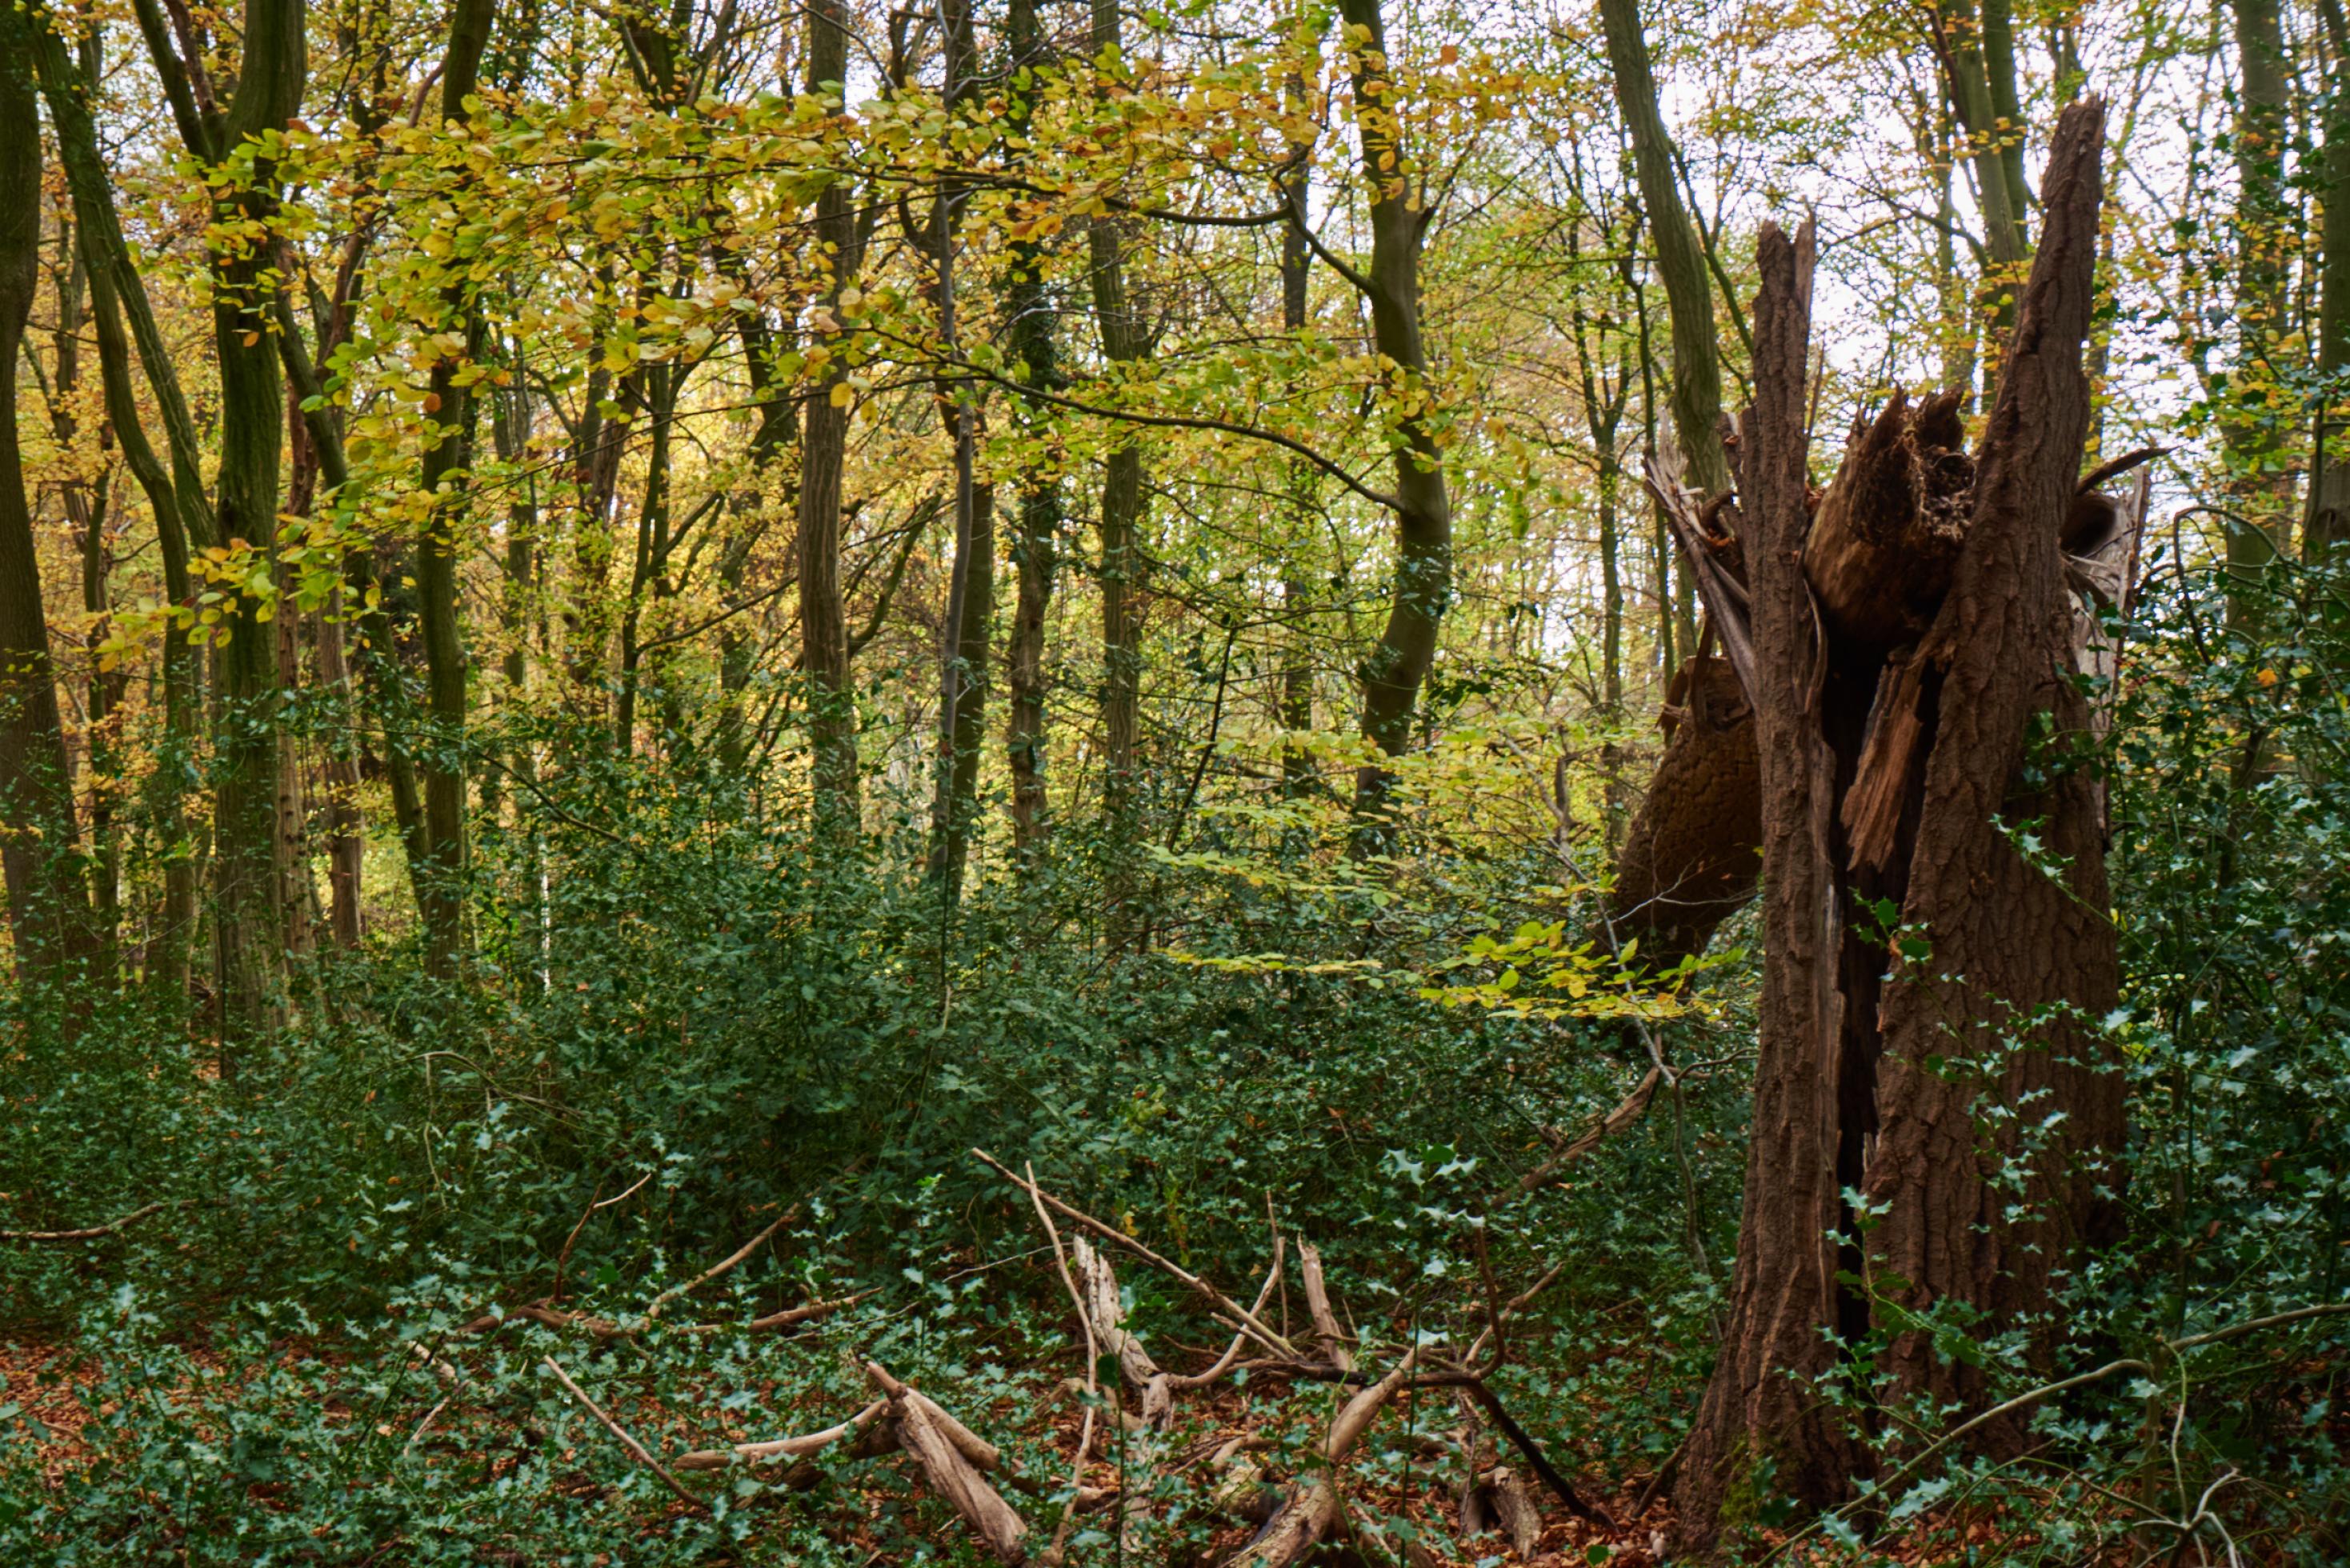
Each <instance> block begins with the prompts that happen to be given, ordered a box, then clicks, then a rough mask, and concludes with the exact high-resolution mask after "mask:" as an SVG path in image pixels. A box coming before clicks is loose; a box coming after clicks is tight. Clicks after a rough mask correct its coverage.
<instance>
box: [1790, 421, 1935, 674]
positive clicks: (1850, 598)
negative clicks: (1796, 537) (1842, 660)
mask: <svg viewBox="0 0 2350 1568" xmlns="http://www.w3.org/2000/svg"><path fill="white" fill-rule="evenodd" d="M1958 410H1959V394H1958V393H1957V392H1955V391H1948V392H1942V393H1939V394H1937V395H1936V396H1933V397H1930V398H1929V399H1927V400H1925V401H1924V402H1922V403H1920V404H1918V405H1917V407H1916V408H1915V409H1912V408H1911V406H1910V404H1909V401H1908V398H1907V397H1906V396H1905V395H1904V394H1903V393H1902V392H1900V391H1899V390H1898V389H1897V390H1896V391H1895V392H1894V394H1893V397H1892V399H1891V400H1890V401H1888V402H1887V404H1886V405H1885V407H1884V409H1883V410H1881V411H1880V412H1879V413H1878V414H1877V418H1876V419H1875V420H1873V421H1867V422H1866V424H1862V425H1859V426H1858V427H1857V428H1856V430H1855V431H1854V432H1853V439H1852V441H1851V443H1850V444H1849V445H1848V446H1846V449H1845V456H1844V464H1843V466H1842V467H1841V468H1840V469H1839V470H1838V471H1837V472H1836V476H1835V480H1834V481H1833V482H1832V483H1830V484H1829V485H1828V488H1827V493H1825V495H1823V496H1822V497H1821V498H1820V504H1819V507H1818V509H1817V511H1815V512H1814V514H1813V516H1812V526H1811V535H1810V538H1809V540H1808V541H1807V542H1806V543H1805V545H1804V576H1805V578H1806V579H1807V580H1808V581H1809V582H1810V584H1811V586H1812V592H1813V593H1814V595H1815V596H1817V598H1818V602H1819V607H1820V616H1821V618H1822V619H1823V620H1824V621H1825V622H1826V624H1827V628H1828V630H1829V632H1830V634H1831V635H1832V636H1834V637H1835V638H1837V639H1840V640H1841V641H1843V642H1844V643H1846V644H1848V645H1849V646H1851V647H1853V648H1855V649H1875V650H1877V651H1879V652H1885V651H1889V650H1891V649H1896V648H1898V647H1901V646H1902V645H1904V644H1906V643H1911V642H1915V641H1916V640H1917V639H1918V638H1919V637H1920V636H1922V635H1924V633H1925V630H1926V628H1928V627H1929V626H1931V625H1932V624H1933V619H1934V613H1935V611H1936V610H1938V609H1939V608H1940V607H1941V603H1942V596H1943V595H1944V594H1945V593H1946V592H1948V591H1949V589H1950V573H1951V571H1952V569H1953V568H1954V567H1955V566H1957V565H1958V559H1959V547H1960V544H1961V543H1962V542H1963V541H1964V539H1965V537H1966V524H1967V508H1968V502H1969V499H1970V493H1971V491H1972V490H1973V487H1974V477H1975V472H1974V471H1975V465H1974V460H1973V459H1972V458H1970V457H1969V456H1968V455H1967V454H1966V452H1964V451H1963V450H1961V448H1962V445H1963V442H1964V440H1965V435H1964V428H1963V426H1962V425H1961V424H1960V421H1959V412H1958Z"/></svg>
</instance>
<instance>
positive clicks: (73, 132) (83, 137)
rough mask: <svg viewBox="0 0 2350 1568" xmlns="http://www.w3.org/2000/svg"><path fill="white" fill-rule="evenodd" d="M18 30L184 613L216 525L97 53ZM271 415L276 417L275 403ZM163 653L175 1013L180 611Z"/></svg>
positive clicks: (162, 966)
mask: <svg viewBox="0 0 2350 1568" xmlns="http://www.w3.org/2000/svg"><path fill="white" fill-rule="evenodd" d="M26 16H27V18H28V21H27V24H26V26H25V28H24V33H23V35H21V36H24V37H25V41H26V42H27V43H28V44H29V45H30V46H31V52H32V57H33V65H34V69H35V71H36V75H37V77H38V78H39V81H40V87H41V96H42V97H43V98H44V99H46V100H47V103H48V106H49V123H50V126H51V128H52V130H54V132H55V134H56V137H57V158H58V161H59V162H60V163H61V164H62V165H63V166H64V169H65V173H66V182H67V186H68V190H69V191H70V192H71V193H72V197H73V207H74V227H75V230H76V233H77V235H78V243H79V244H80V246H81V251H82V256H83V265H84V268H85V271H86V273H87V275H88V285H89V297H90V311H91V319H92V324H93V327H95V330H96V334H97V337H98V344H99V370H100V373H101V375H102V377H103V379H104V384H105V389H106V404H107V415H108V418H109V420H110V421H112V423H113V425H114V429H115V434H116V437H117V439H119V440H120V441H121V442H122V450H123V457H124V460H125V462H128V463H129V465H130V470H131V472H132V474H133V475H134V476H135V477H136V478H137V479H138V480H139V483H140V488H141V489H142V490H144V491H145V492H146V494H147V498H148V503H149V506H150V508H151V510H152V511H153V513H154V515H155V525H156V532H157V535H158V539H159V544H160V554H161V560H162V567H163V585H164V592H165V594H166V595H167V597H169V598H170V599H171V601H172V604H173V605H175V606H178V607H182V608H184V609H189V610H191V611H192V608H193V603H194V597H195V595H194V588H193V586H192V582H191V580H190V575H189V550H190V545H191V542H192V543H193V544H194V545H197V546H206V545H213V544H214V543H216V542H217V527H216V524H215V520H214V517H213V510H212V507H211V504H209V502H208V500H207V499H206V497H205V494H204V489H203V467H202V462H201V457H200V454H199V452H198V448H197V441H196V433H195V422H194V421H193V420H192V418H191V416H190V414H189V411H188V404H187V400H186V398H185V396H184V395H183V394H182V391H181V388H180V380H179V373H178V370H177V369H176V366H175V362H174V360H173V358H172V350H171V348H170V346H169V345H167V344H166V343H165V342H164V339H163V335H162V333H161V329H160V328H159V327H158V326H157V324H156V321H155V315H154V311H153V309H152V308H151V306H150V305H149V303H148V299H147V293H146V287H145V286H144V284H143V283H142V282H141V281H140V276H139V274H138V270H137V269H136V268H135V267H133V266H132V265H131V263H130V251H129V248H128V247H127V246H126V245H125V244H123V239H122V226H121V222H120V218H119V217H118V215H117V214H116V212H115V209H114V197H113V189H112V185H111V182H110V180H109V175H108V173H107V171H106V166H105V162H104V161H103V160H102V158H101V157H100V155H99V145H98V130H97V127H96V125H95V123H94V122H93V121H92V120H91V118H90V112H89V106H88V102H87V101H86V94H87V91H88V88H87V84H88V82H89V81H90V80H91V79H92V78H94V77H95V76H96V74H97V69H98V65H99V61H98V57H97V51H96V49H95V47H89V46H85V48H84V52H83V59H82V61H81V63H80V64H79V66H77V65H76V63H75V62H74V60H73V59H72V57H70V56H68V54H67V52H66V48H65V44H64V41H63V38H62V36H60V35H59V34H58V33H57V30H56V22H55V18H54V16H52V15H51V14H50V13H49V12H48V11H47V9H46V8H28V10H27V12H26ZM126 318H127V320H128V327H129V329H128V333H127V335H126V332H125V320H126ZM134 344H135V345H136V348H137V353H138V358H139V362H140V366H141V367H142V368H143V369H144V370H145V371H146V376H147V381H148V384H149V386H150V387H151V389H152V390H153V392H154V395H155V402H156V406H157V409H158V411H159V412H160V413H161V418H162V421H163V429H164V434H165V436H166V438H167V445H168V449H169V452H170V456H171V467H170V471H169V472H168V473H167V472H165V470H164V466H163V462H162V461H161V459H159V458H158V457H157V456H156V454H155V452H154V451H153V449H152V448H151V446H150V445H149V444H148V441H147V439H146V436H145V434H144V432H143V431H141V429H140V422H139V407H138V402H137V398H136V394H135V391H134V389H133V388H132V385H131V379H130V361H131V349H132V345H134ZM271 417H272V420H273V421H275V418H276V413H275V410H272V416H271ZM162 658H163V689H164V712H165V719H164V735H165V745H164V754H163V755H162V756H161V758H160V759H159V765H158V767H157V768H156V770H155V774H154V779H155V784H154V785H153V800H154V814H155V817H156V820H157V822H158V824H159V825H160V826H161V829H162V833H163V836H164V838H165V840H166V857H165V860H164V867H163V895H162V907H161V910H160V911H159V914H158V918H157V919H156V921H155V929H154V934H153V936H152V937H151V940H150V941H149V944H148V948H149V950H148V952H147V953H146V955H145V970H146V975H145V979H146V983H147V987H148V990H149V992H150V993H151V995H153V996H154V997H155V998H156V999H157V1001H158V1002H160V1003H161V1005H162V1006H163V1008H164V1009H165V1011H166V1012H167V1015H177V1014H179V1013H180V1012H182V1010H183V1009H184V1008H185V1007H186V1005H187V1002H188V996H189V984H188V982H189V943H190V941H191V940H192V938H193V936H194V934H195V929H196V922H197V898H196V895H197V887H198V883H199V881H200V872H201V869H202V867H203V839H202V836H201V835H200V834H198V833H196V832H195V831H193V830H192V827H191V826H190V824H189V820H188V816H187V812H186V792H187V785H186V783H185V781H186V780H187V779H189V778H190V777H192V774H193V770H194V765H195V751H196V715H197V707H198V704H199V702H200V701H201V686H202V674H201V671H200V669H199V660H198V659H197V657H196V655H195V651H194V649H192V647H191V646H190V642H189V638H188V633H187V629H186V628H184V627H183V626H182V625H181V624H180V623H179V621H178V620H177V619H176V618H174V619H173V620H172V622H171V623H170V624H168V625H167V626H166V627H165V628H164V632H163V653H162Z"/></svg>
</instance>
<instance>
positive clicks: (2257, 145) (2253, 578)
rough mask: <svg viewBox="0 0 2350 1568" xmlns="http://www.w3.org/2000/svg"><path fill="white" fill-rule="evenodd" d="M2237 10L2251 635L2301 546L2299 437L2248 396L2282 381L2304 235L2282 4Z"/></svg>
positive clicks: (2233, 390) (2244, 500) (2243, 497)
mask: <svg viewBox="0 0 2350 1568" xmlns="http://www.w3.org/2000/svg"><path fill="white" fill-rule="evenodd" d="M2229 10H2230V16H2232V17H2233V19H2234V22H2235V36H2236V63H2237V69H2238V73H2239V75H2238V79H2237V89H2236V119H2235V125H2234V127H2233V130H2234V144H2235V154H2236V189H2237V200H2236V215H2235V231H2236V234H2235V237H2236V253H2237V260H2236V309H2235V326H2236V332H2237V336H2238V343H2237V350H2236V358H2235V365H2234V368H2233V369H2232V371H2231V379H2230V397H2229V399H2228V400H2227V402H2228V403H2229V404H2230V406H2231V407H2232V409H2233V417H2231V418H2229V419H2227V420H2225V421H2224V422H2223V424H2222V427H2221V428H2222V434H2223V435H2224V436H2225V438H2226V441H2227V445H2228V466H2229V468H2230V470H2231V471H2232V472H2231V473H2230V484H2229V486H2228V488H2229V491H2230V497H2231V499H2232V501H2233V503H2234V506H2233V510H2234V511H2235V512H2236V513H2237V514H2238V516H2237V517H2236V518H2235V519H2233V520H2230V522H2229V524H2228V535H2227V558H2228V576H2229V581H2230V592H2229V595H2228V621H2229V624H2230V625H2231V626H2241V627H2243V628H2248V629H2249V628H2253V627H2255V626H2257V625H2258V624H2259V622H2260V619H2261V612H2262V608H2263V603H2262V587H2261V584H2262V577H2263V576H2264V575H2265V574H2266V571H2267V568H2268V566H2269V565H2270V564H2271V563H2272V562H2273V561H2274V560H2275V559H2276V557H2277V556H2278V553H2279V552H2280V551H2282V549H2283V548H2284V547H2285V545H2288V544H2289V543H2290V542H2291V539H2292V534H2293V474H2292V472H2291V471H2290V470H2289V469H2288V468H2287V467H2286V457H2285V442H2286V440H2287V438H2288V437H2289V435H2290V434H2291V431H2290V430H2289V429H2288V428H2286V427H2285V426H2284V425H2282V424H2281V423H2279V422H2278V421H2276V420H2275V419H2274V418H2273V417H2272V416H2270V415H2269V414H2268V412H2267V410H2266V408H2265V407H2264V405H2263V404H2262V402H2260V401H2259V400H2250V401H2247V400H2245V399H2244V398H2243V396H2242V394H2245V393H2248V392H2250V391H2251V389H2254V388H2256V387H2258V386H2260V385H2262V384H2264V383H2267V382H2269V381H2272V380H2273V379H2274V372H2273V371H2272V369H2270V368H2269V366H2270V364H2271V362H2272V359H2273V358H2274V355H2275V348H2276V344H2277V340H2278V339H2279V338H2281V337H2284V336H2285V334H2286V333H2287V331H2289V330H2290V329H2291V327H2292V325H2293V324H2292V323H2291V322H2290V321H2288V320H2287V319H2286V316H2287V312H2288V310H2289V309H2290V305H2289V301H2288V299H2287V295H2286V285H2287V265H2286V258H2287V257H2288V256H2289V255H2290V254H2292V252H2293V249H2294V248H2295V247H2296V246H2297V244H2298V243H2299V238H2300V235H2299V232H2298V229H2299V225H2298V223H2297V221H2296V215H2295V214H2294V213H2293V211H2292V209H2291V206H2290V205H2289V202H2288V197H2287V193H2286V189H2285V143H2286V138H2287V135H2288V133H2289V132H2290V130H2291V129H2292V128H2291V124H2290V122H2289V120H2288V119H2287V115H2288V112H2289V109H2290V95H2291V92H2292V86H2291V84H2290V82H2289V81H2288V80H2287V78H2286V76H2285V57H2284V26H2283V21H2282V16H2280V14H2279V12H2280V7H2279V5H2278V0H2230V6H2229ZM2321 330H2322V329H2321Z"/></svg>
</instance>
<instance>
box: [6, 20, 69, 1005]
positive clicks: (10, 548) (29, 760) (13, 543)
mask: <svg viewBox="0 0 2350 1568" xmlns="http://www.w3.org/2000/svg"><path fill="white" fill-rule="evenodd" d="M33 26H37V24H36V23H35V22H33V21H32V20H31V19H30V18H29V17H28V16H25V15H23V14H21V13H20V14H18V15H16V16H14V17H12V18H10V19H7V20H5V21H0V42H5V44H6V45H7V47H6V49H5V60H4V61H0V830H5V835H6V836H5V841H0V868H5V875H6V882H7V889H8V916H9V924H10V929H11V930H12V932H13V934H14V936H15V938H16V972H17V977H18V979H19V981H22V982H26V983H31V982H35V981H45V982H47V983H51V984H55V983H58V982H62V981H67V980H68V979H70V978H71V976H70V969H71V966H72V965H73V964H74V962H75V961H77V960H78V959H79V958H81V957H83V956H84V955H85V953H86V951H87V950H88V946H89V942H88V938H89V935H90V924H89V921H90V911H89V896H88V888H87V887H86V885H85V884H84V881H83V877H82V865H81V860H80V857H79V854H78V846H76V844H75V825H74V802H73V790H72V785H71V783H70V781H69V779H68V774H67V772H66V742H65V730H64V726H63V724H62V722H61V721H60V718H59V715H58V710H57V670H56V668H55V666H54V665H53V664H52V663H51V662H50V659H49V632H48V617H47V609H46V607H45V606H44V604H43V601H42V597H41V569H40V554H39V547H38V545H37V544H36V541H35V539H34V535H33V514H32V507H31V505H30V503H29V500H28V498H27V497H26V493H25V469H24V461H23V454H22V452H20V451H19V449H18V446H17V441H16V376H17V359H18V356H19V354H20V352H21V351H22V349H23V347H24V341H25V327H26V321H27V319H28V318H29V317H30V315H31V312H32V308H33V296H34V292H35V290H36V287H37V286H38V283H39V279H40V245H41V212H42V209H43V207H44V206H45V205H46V204H47V203H46V202H43V201H42V199H41V127H40V118H39V115H38V112H37V111H36V109H35V94H34V89H33V83H32V79H31V72H30V70H29V68H28V67H29V66H30V63H31V51H30V50H29V49H26V48H24V47H20V44H21V39H20V37H19V36H18V35H21V34H22V33H23V32H25V31H26V30H28V29H29V28H31V27H33Z"/></svg>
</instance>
